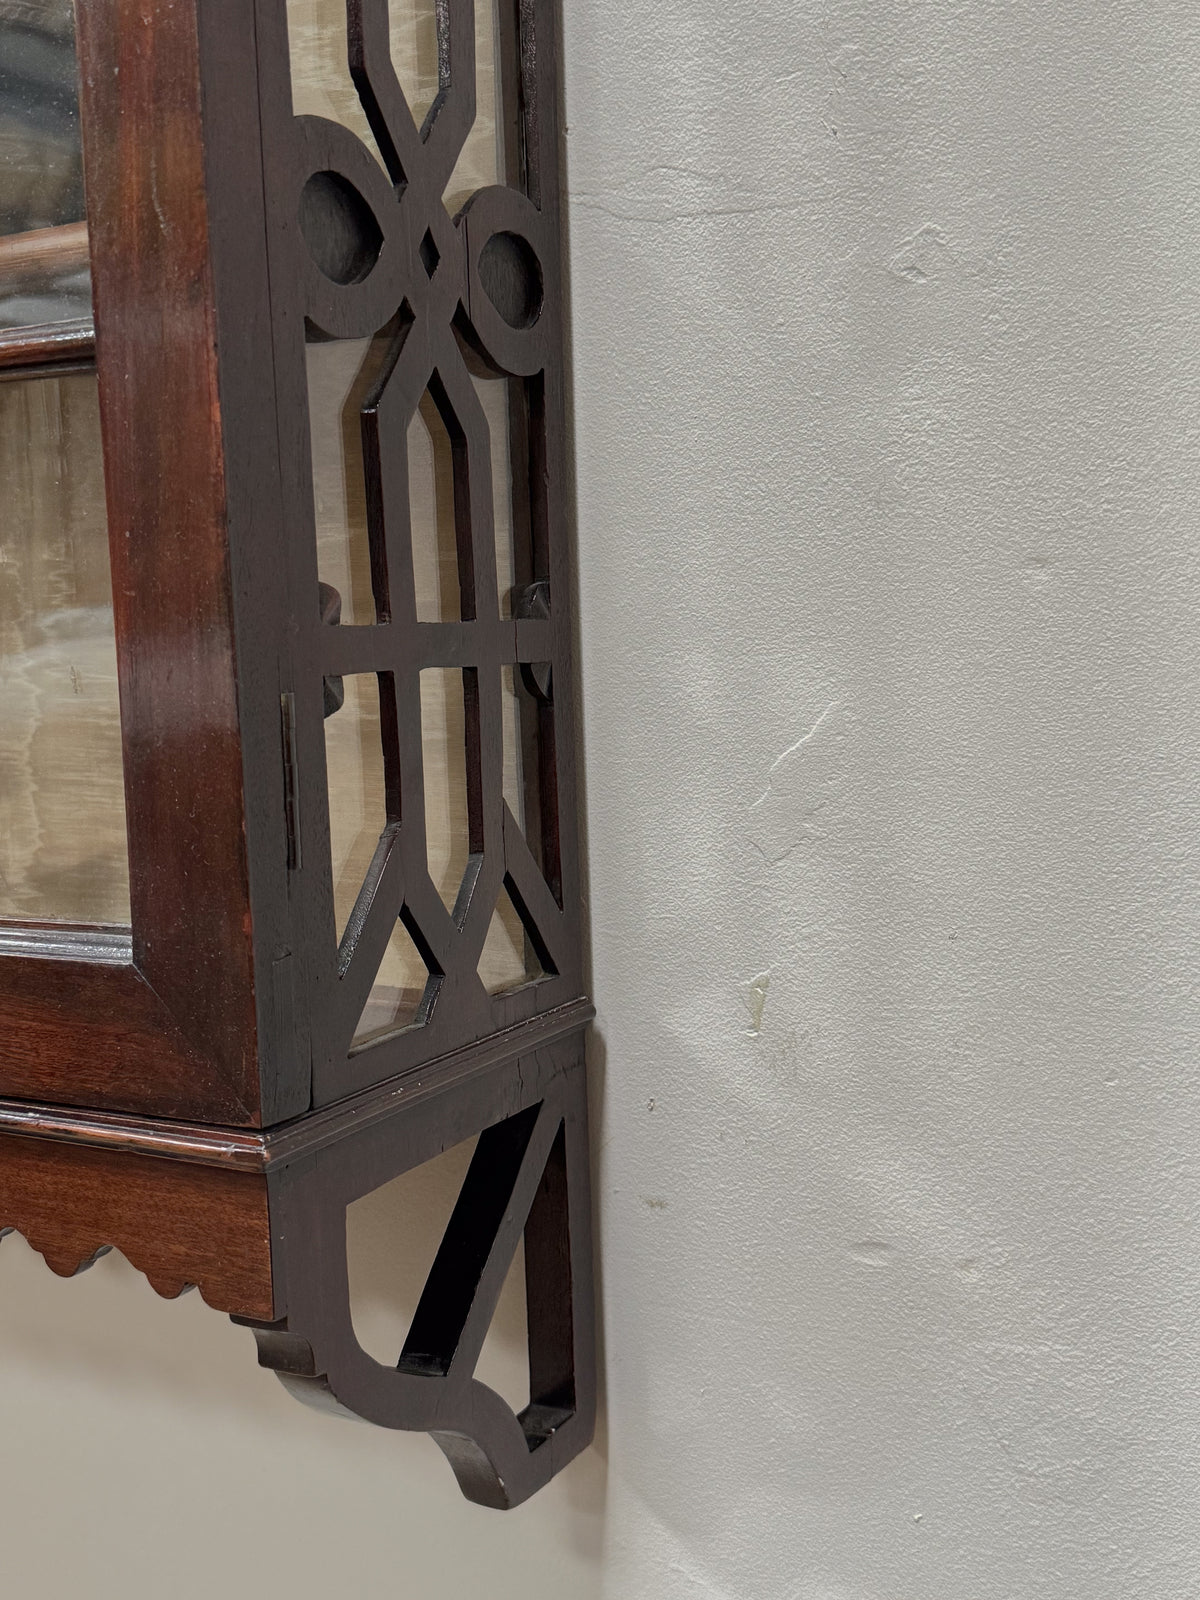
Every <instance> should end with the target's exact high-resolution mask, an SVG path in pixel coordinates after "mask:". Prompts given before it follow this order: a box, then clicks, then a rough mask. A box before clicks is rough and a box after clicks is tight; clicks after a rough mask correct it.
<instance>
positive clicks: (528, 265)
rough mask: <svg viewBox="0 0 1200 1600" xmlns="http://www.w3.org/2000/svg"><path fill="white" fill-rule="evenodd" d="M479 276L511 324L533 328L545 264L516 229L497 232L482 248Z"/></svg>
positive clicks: (516, 326) (540, 294)
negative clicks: (543, 265) (543, 264)
mask: <svg viewBox="0 0 1200 1600" xmlns="http://www.w3.org/2000/svg"><path fill="white" fill-rule="evenodd" d="M479 279H480V282H481V283H482V284H483V287H484V290H485V292H486V294H487V297H488V299H489V300H490V301H491V302H492V304H493V305H494V306H495V308H496V310H497V311H498V312H499V313H500V315H501V316H502V317H503V318H504V320H505V322H507V323H508V325H509V327H510V328H532V327H533V325H534V323H535V322H536V321H537V319H538V317H539V316H541V314H542V298H543V293H544V291H543V287H542V267H541V263H540V262H539V261H538V258H537V256H536V255H535V253H534V251H533V249H532V248H531V247H530V245H529V243H528V242H527V241H526V240H525V239H522V238H521V236H520V234H517V233H507V232H506V233H494V234H493V235H492V236H491V238H490V239H489V240H488V242H487V243H486V244H485V245H484V247H483V249H482V250H481V251H480V252H479Z"/></svg>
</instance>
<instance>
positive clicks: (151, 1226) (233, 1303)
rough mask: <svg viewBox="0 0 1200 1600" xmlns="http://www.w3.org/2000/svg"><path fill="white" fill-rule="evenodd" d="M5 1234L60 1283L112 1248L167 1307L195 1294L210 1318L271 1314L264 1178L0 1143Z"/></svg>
mask: <svg viewBox="0 0 1200 1600" xmlns="http://www.w3.org/2000/svg"><path fill="white" fill-rule="evenodd" d="M8 1230H15V1231H16V1232H18V1233H20V1234H21V1235H22V1236H23V1237H24V1238H25V1239H26V1240H27V1241H28V1243H29V1244H30V1245H32V1246H33V1248H34V1249H35V1250H37V1251H39V1252H40V1253H41V1254H42V1255H43V1256H44V1257H45V1259H46V1263H47V1265H48V1266H49V1267H51V1268H52V1269H53V1271H55V1272H57V1273H59V1274H60V1276H62V1277H68V1278H69V1277H72V1276H73V1275H74V1274H75V1273H77V1272H79V1271H81V1270H82V1269H83V1268H85V1267H87V1266H90V1265H91V1263H92V1262H93V1261H94V1260H95V1259H96V1256H97V1255H98V1254H99V1253H101V1252H103V1251H104V1250H105V1249H106V1248H113V1249H117V1250H120V1251H121V1252H122V1254H123V1255H125V1256H126V1257H127V1258H128V1260H129V1261H130V1262H131V1263H132V1264H133V1265H134V1266H135V1267H136V1268H137V1269H138V1271H139V1272H142V1273H144V1274H145V1276H146V1277H147V1278H148V1279H149V1281H150V1284H151V1286H152V1288H154V1289H155V1290H156V1291H157V1292H158V1293H159V1294H161V1295H164V1296H165V1297H166V1298H167V1299H174V1298H175V1296H176V1295H179V1294H182V1293H183V1291H184V1289H186V1288H187V1287H189V1285H195V1286H196V1287H198V1288H199V1290H200V1292H201V1294H202V1295H203V1296H204V1298H205V1300H206V1301H207V1302H208V1304H209V1305H211V1306H212V1307H214V1309H215V1310H218V1311H227V1312H229V1313H230V1314H231V1315H234V1314H236V1315H242V1316H259V1317H266V1318H268V1319H269V1318H270V1317H271V1316H272V1315H273V1313H274V1294H273V1291H272V1286H271V1228H270V1215H269V1209H268V1203H267V1182H266V1179H265V1178H263V1177H262V1176H256V1175H254V1174H251V1173H235V1172H228V1171H219V1170H217V1169H215V1168H212V1167H199V1166H185V1165H182V1164H180V1163H178V1162H168V1161H160V1160H157V1159H155V1158H154V1157H151V1156H140V1155H131V1154H128V1153H126V1152H123V1151H112V1150H96V1149H85V1148H83V1147H81V1146H76V1145H69V1144H63V1143H57V1142H54V1143H51V1142H49V1141H44V1140H40V1139H30V1138H24V1137H19V1136H13V1135H8V1134H0V1232H3V1231H8Z"/></svg>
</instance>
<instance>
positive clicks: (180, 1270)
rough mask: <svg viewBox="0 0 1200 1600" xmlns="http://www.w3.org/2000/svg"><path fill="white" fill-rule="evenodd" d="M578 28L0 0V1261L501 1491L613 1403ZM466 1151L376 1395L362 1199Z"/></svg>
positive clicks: (253, 8)
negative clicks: (595, 1178) (589, 671)
mask: <svg viewBox="0 0 1200 1600" xmlns="http://www.w3.org/2000/svg"><path fill="white" fill-rule="evenodd" d="M556 30H557V23H556V17H555V9H554V5H553V3H552V0H495V3H494V5H493V3H492V0H474V3H473V0H391V5H390V9H389V0H77V4H76V6H75V8H74V12H73V11H72V7H71V3H70V0H0V380H2V381H0V685H2V690H0V1097H2V1101H0V1225H2V1226H4V1227H5V1228H9V1229H17V1230H19V1231H20V1232H21V1233H23V1234H24V1235H25V1236H26V1237H27V1238H28V1240H29V1241H30V1243H31V1244H33V1245H34V1246H35V1247H36V1248H37V1249H38V1250H40V1251H41V1252H42V1254H43V1255H44V1256H45V1257H46V1259H47V1261H48V1262H49V1264H50V1265H51V1266H52V1267H53V1268H54V1270H55V1271H57V1272H62V1273H68V1274H69V1273H72V1272H75V1271H78V1270H79V1269H80V1268H81V1267H83V1266H86V1265H87V1264H88V1263H89V1262H90V1261H91V1260H92V1259H94V1258H95V1256H96V1254H97V1253H98V1252H100V1251H101V1250H102V1249H104V1248H107V1247H117V1248H119V1249H121V1250H122V1251H124V1253H125V1254H126V1255H127V1256H128V1257H129V1259H130V1260H131V1261H132V1262H133V1263H134V1264H135V1265H136V1266H137V1267H138V1268H140V1269H141V1270H142V1271H143V1272H144V1273H145V1274H146V1276H147V1277H148V1278H149V1280H150V1282H151V1283H152V1284H153V1285H154V1287H155V1288H156V1289H157V1290H158V1291H159V1292H160V1293H162V1294H165V1295H174V1294H177V1293H179V1292H180V1291H181V1290H182V1289H183V1288H184V1287H185V1286H186V1285H189V1284H195V1285H198V1286H199V1288H200V1291H201V1293H202V1294H203V1295H204V1297H205V1299H206V1300H207V1301H208V1302H209V1303H210V1304H211V1305H213V1306H214V1307H216V1308H218V1309H220V1310H222V1311H225V1312H228V1313H230V1314H231V1315H233V1316H234V1317H235V1318H236V1319H237V1320H239V1321H241V1322H245V1323H246V1324H248V1325H249V1326H251V1327H253V1329H254V1330H255V1333H256V1335H257V1339H258V1345H259V1350H260V1359H261V1361H262V1362H263V1364H264V1365H266V1366H269V1367H272V1368H274V1369H275V1370H276V1371H277V1372H278V1373H279V1375H280V1376H281V1378H282V1379H283V1381H284V1382H285V1383H286V1384H287V1385H288V1387H289V1388H291V1389H293V1390H295V1392H296V1393H297V1394H298V1395H300V1396H301V1397H302V1398H305V1399H309V1400H312V1401H314V1402H315V1403H318V1404H327V1405H329V1406H334V1407H340V1408H343V1409H345V1410H347V1411H349V1412H352V1413H356V1414H357V1415H359V1416H362V1417H365V1418H368V1419H370V1420H372V1421H374V1422H378V1423H382V1424H383V1425H385V1426H387V1427H393V1428H414V1429H422V1430H427V1431H429V1432H430V1433H432V1434H433V1435H434V1436H435V1438H436V1439H437V1440H438V1442H439V1443H440V1445H441V1446H442V1449H443V1450H444V1451H445V1453H446V1455H447V1456H448V1457H449V1459H450V1461H451V1463H452V1465H453V1467H454V1470H455V1472H456V1473H457V1475H458V1478H459V1482H460V1483H461V1485H462V1487H463V1489H464V1490H465V1492H466V1493H467V1494H468V1495H469V1496H470V1497H471V1498H473V1499H476V1500H479V1501H481V1502H483V1503H485V1504H488V1505H496V1506H506V1505H511V1504H515V1503H517V1502H518V1501H520V1500H522V1499H524V1498H525V1497H527V1496H528V1495H529V1494H530V1493H532V1492H533V1491H534V1490H535V1489H537V1488H538V1487H539V1486H540V1485H541V1484H543V1483H545V1482H546V1481H547V1480H548V1479H549V1478H550V1477H551V1475H552V1474H553V1473H554V1472H555V1471H557V1470H558V1469H559V1468H560V1467H561V1466H562V1465H563V1464H564V1463H565V1462H566V1461H568V1460H569V1459H570V1458H571V1457H572V1456H573V1455H575V1454H576V1453H577V1452H578V1451H579V1450H581V1449H582V1448H583V1447H584V1446H585V1445H586V1443H587V1442H588V1440H589V1438H590V1437H591V1431H592V1424H593V1411H594V1350H593V1305H592V1288H591V1246H590V1202H589V1195H588V1155H587V1129H586V1097H585V1084H584V1066H583V1037H584V1031H585V1029H586V1026H587V1023H588V1019H589V1018H590V1016H591V1008H590V1006H589V1003H588V1001H587V999H586V997H585V995H584V991H583V977H582V968H581V955H580V932H581V913H580V891H579V860H578V845H577V837H576V793H575V774H574V766H573V752H574V748H575V735H574V730H573V726H572V705H573V692H574V691H573V683H572V677H573V662H572V650H573V619H572V611H571V595H572V585H571V575H570V563H569V552H568V546H567V529H566V526H565V508H566V490H565V485H564V473H565V451H566V435H565V402H564V366H563V362H564V349H563V282H562V269H561V251H560V237H559V235H560V209H559V206H560V175H559V114H558V65H557V31H556ZM470 1137H476V1139H477V1142H476V1144H475V1148H474V1154H473V1156H472V1158H471V1162H470V1166H469V1169H468V1173H467V1177H466V1180H465V1183H464V1185H463V1188H462V1192H461V1195H460V1197H459V1199H458V1202H457V1204H456V1206H455V1208H454V1211H453V1214H452V1216H451V1218H450V1221H449V1223H448V1225H447V1228H446V1232H445V1236H444V1238H443V1240H442V1242H441V1245H440V1247H439V1249H438V1251H437V1254H436V1257H435V1260H434V1264H433V1267H432V1270H431V1272H430V1274H429V1278H428V1281H427V1283H426V1285H425V1289H424V1292H423V1294H422V1296H421V1299H420V1302H419V1305H418V1307H417V1310H416V1313H415V1316H414V1318H413V1321H412V1324H411V1327H410V1329H409V1332H408V1336H407V1339H406V1341H405V1343H404V1347H403V1350H402V1351H400V1352H399V1353H398V1361H397V1364H396V1365H395V1366H394V1367H392V1366H385V1365H382V1364H381V1363H379V1362H377V1361H375V1360H374V1359H372V1358H371V1357H370V1356H368V1355H367V1354H366V1353H365V1352H364V1351H363V1350H362V1349H361V1347H360V1346H359V1344H358V1342H357V1340H356V1339H355V1336H354V1331H353V1326H352V1322H351V1317H350V1310H349V1303H348V1286H347V1265H346V1226H345V1215H346V1209H347V1206H348V1205H350V1204H351V1203H352V1202H353V1201H354V1200H356V1199H357V1198H359V1197H360V1196H362V1195H364V1194H366V1193H368V1192H370V1191H372V1190H373V1189H376V1188H378V1187H380V1186H381V1185H383V1184H384V1183H386V1182H388V1181H389V1180H391V1179H392V1178H394V1177H396V1176H397V1175H399V1174H401V1173H403V1172H405V1171H407V1170H409V1169H411V1168H413V1167H414V1166H416V1165H419V1164H421V1163H423V1162H425V1161H426V1160H429V1159H430V1158H432V1157H433V1156H435V1155H437V1154H438V1153H439V1152H440V1151H441V1150H443V1149H445V1148H447V1147H449V1146H450V1145H453V1144H456V1143H458V1142H460V1141H462V1140H464V1139H467V1138H470ZM522 1236H523V1238H524V1247H525V1262H526V1279H527V1302H528V1322H529V1376H530V1397H531V1398H530V1404H529V1405H528V1406H527V1407H526V1408H525V1409H524V1410H522V1411H521V1412H520V1414H519V1415H517V1414H514V1412H513V1411H512V1410H510V1409H509V1407H508V1406H507V1405H506V1404H505V1403H504V1402H503V1401H502V1400H501V1399H500V1398H499V1397H498V1396H497V1395H496V1394H495V1393H494V1392H492V1391H491V1390H490V1389H488V1388H487V1387H485V1386H484V1385H483V1384H482V1383H481V1382H479V1381H477V1380H476V1378H475V1376H474V1372H475V1366H476V1361H477V1358H478V1355H479V1351H480V1348H481V1345H482V1342H483V1338H484V1335H485V1333H486V1331H487V1328H488V1325H489V1322H490V1320H491V1316H492V1312H493V1310H494V1308H495V1304H496V1300H497V1297H498V1295H499V1292H500V1288H501V1285H502V1283H503V1280H504V1277H505V1275H506V1272H507V1269H508V1267H509V1264H510V1262H511V1261H512V1259H513V1256H514V1252H515V1251H516V1248H517V1245H518V1243H519V1241H520V1240H521V1238H522Z"/></svg>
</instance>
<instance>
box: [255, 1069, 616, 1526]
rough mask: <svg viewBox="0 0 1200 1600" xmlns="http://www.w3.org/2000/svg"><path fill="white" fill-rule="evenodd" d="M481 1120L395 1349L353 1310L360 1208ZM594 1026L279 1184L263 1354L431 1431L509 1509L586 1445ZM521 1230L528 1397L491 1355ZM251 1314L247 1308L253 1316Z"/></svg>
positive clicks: (333, 1405)
mask: <svg viewBox="0 0 1200 1600" xmlns="http://www.w3.org/2000/svg"><path fill="white" fill-rule="evenodd" d="M476 1132H479V1133H480V1134H481V1137H480V1139H479V1142H478V1144H477V1146H476V1150H475V1155H474V1157H473V1159H472V1162H471V1166H470V1168H469V1170H468V1173H467V1177H466V1180H465V1182H464V1185H463V1190H462V1194H461V1196H460V1199H459V1202H458V1205H457V1206H456V1208H455V1211H454V1214H453V1216H452V1218H451V1221H450V1223H449V1225H448V1228H447V1231H446V1235H445V1237H444V1239H443V1241H442V1247H441V1249H440V1250H439V1252H438V1255H437V1258H436V1260H435V1262H434V1266H433V1268H432V1270H431V1272H430V1275H429V1279H428V1281H427V1284H426V1289H425V1292H424V1294H423V1296H422V1298H421V1302H420V1308H419V1310H418V1312H417V1316H416V1318H415V1319H414V1323H413V1328H412V1331H411V1332H410V1334H409V1338H408V1340H407V1342H406V1344H405V1347H404V1349H403V1351H400V1352H398V1353H397V1354H398V1364H397V1365H396V1366H384V1365H382V1364H381V1363H379V1362H377V1361H375V1360H374V1359H372V1357H370V1356H368V1355H367V1354H366V1352H365V1351H364V1350H363V1349H362V1347H361V1346H360V1344H359V1343H358V1340H357V1338H356V1336H355V1333H354V1328H353V1323H352V1320H351V1314H350V1303H349V1292H348V1273H347V1264H346V1208H347V1206H348V1205H350V1204H352V1203H353V1201H355V1200H356V1199H358V1198H360V1197H361V1196H362V1195H364V1194H368V1193H370V1191H371V1190H373V1189H376V1188H379V1187H380V1186H381V1185H382V1184H384V1183H388V1182H390V1181H391V1179H393V1178H395V1177H397V1176H399V1174H400V1173H402V1172H406V1171H408V1170H410V1169H411V1168H412V1167H415V1166H419V1165H421V1164H422V1163H423V1162H425V1161H428V1160H430V1159H432V1158H433V1157H434V1156H436V1155H437V1154H439V1153H440V1151H442V1150H444V1149H445V1148H447V1147H448V1146H449V1145H452V1144H455V1143H458V1142H459V1141H460V1140H462V1139H465V1138H467V1137H469V1136H470V1135H471V1134H472V1133H476ZM588 1161H589V1155H588V1138H587V1092H586V1079H585V1073H584V1066H583V1056H582V1048H581V1041H579V1040H566V1041H559V1042H558V1043H557V1044H554V1045H551V1046H548V1047H547V1048H545V1049H543V1050H539V1051H536V1052H535V1053H533V1054H532V1055H528V1056H522V1057H519V1058H517V1059H511V1058H510V1059H509V1060H508V1061H507V1062H505V1063H503V1064H502V1065H499V1066H497V1067H496V1068H495V1069H494V1070H493V1071H491V1072H490V1073H489V1074H488V1075H486V1076H484V1077H480V1078H479V1079H477V1080H476V1081H475V1082H473V1083H472V1084H471V1085H470V1086H469V1089H468V1090H467V1091H466V1092H464V1091H463V1090H462V1089H449V1090H446V1091H444V1092H443V1093H442V1094H440V1095H439V1094H436V1093H435V1094H431V1095H430V1096H429V1097H428V1098H426V1099H424V1100H423V1101H421V1102H420V1103H419V1104H416V1105H410V1106H408V1107H407V1108H399V1109H398V1110H397V1111H396V1112H395V1114H394V1115H393V1116H391V1117H390V1118H386V1119H383V1120H381V1121H379V1122H376V1123H374V1124H373V1125H370V1126H364V1127H362V1128H360V1129H358V1130H356V1131H353V1132H348V1133H347V1134H346V1135H345V1137H343V1138H341V1139H339V1140H338V1141H337V1142H336V1143H333V1144H330V1145H327V1146H325V1147H324V1148H323V1149H321V1150H318V1151H316V1152H314V1153H313V1154H311V1155H308V1156H301V1157H299V1158H297V1159H296V1160H295V1161H293V1162H291V1163H289V1164H288V1165H286V1166H285V1167H284V1168H283V1170H282V1171H281V1172H280V1173H279V1175H278V1177H277V1178H276V1179H275V1182H274V1187H273V1191H272V1192H273V1201H272V1226H273V1229H274V1238H275V1252H276V1260H277V1271H278V1272H279V1274H280V1281H281V1283H282V1284H283V1285H285V1289H284V1293H283V1299H284V1301H285V1303H286V1311H285V1313H284V1314H283V1315H282V1316H281V1317H280V1318H279V1319H278V1320H277V1321H275V1322H274V1323H272V1324H269V1325H264V1324H262V1323H255V1322H253V1321H252V1325H253V1326H255V1334H256V1337H257V1339H258V1345H259V1359H260V1361H261V1362H262V1364H263V1365H264V1366H268V1367H272V1368H274V1370H275V1371H276V1372H277V1373H278V1374H279V1377H280V1379H281V1381H282V1382H283V1383H284V1385H285V1386H286V1387H287V1388H288V1389H289V1390H290V1391H291V1392H292V1393H293V1394H295V1395H296V1396H297V1398H298V1399H301V1400H303V1401H305V1403H306V1404H309V1405H313V1406H316V1407H317V1408H319V1409H322V1410H329V1411H333V1412H336V1413H341V1414H348V1415H351V1416H357V1417H363V1418H365V1419H366V1420H367V1421H370V1422H374V1423H377V1424H379V1425H380V1426H382V1427H386V1428H404V1429H413V1430H418V1431H423V1432H428V1433H430V1434H432V1436H433V1438H434V1439H435V1440H436V1442H437V1443H438V1444H439V1445H440V1447H441V1449H442V1451H443V1452H444V1454H445V1455H446V1457H447V1459H448V1460H449V1462H450V1465H451V1466H452V1468H453V1469H454V1472H455V1475H456V1477H457V1478H458V1482H459V1486H460V1487H461V1489H462V1491H463V1493H464V1494H465V1495H467V1497H468V1498H469V1499H471V1500H474V1501H477V1502H478V1503H479V1504H480V1505H485V1506H492V1507H495V1508H497V1509H508V1508H510V1507H512V1506H516V1505H519V1504H520V1503H521V1502H522V1501H523V1500H526V1499H528V1497H529V1496H530V1495H531V1494H534V1493H535V1492H536V1491H537V1490H538V1489H539V1488H541V1487H543V1485H545V1484H546V1483H547V1482H549V1480H550V1478H551V1477H553V1476H554V1474H555V1473H556V1472H558V1471H560V1470H561V1469H562V1468H563V1467H564V1466H565V1465H566V1464H567V1463H568V1462H569V1461H571V1460H572V1459H573V1458H574V1457H575V1456H576V1455H578V1454H579V1452H580V1451H581V1450H583V1449H585V1448H586V1447H587V1445H588V1444H589V1443H590V1441H591V1438H592V1433H593V1429H594V1426H595V1411H596V1379H595V1334H594V1328H595V1305H594V1300H593V1289H592V1254H591V1198H590V1191H589V1182H588ZM522 1234H524V1235H525V1240H526V1298H527V1306H528V1324H529V1372H530V1403H529V1405H528V1406H527V1407H525V1408H524V1410H522V1411H521V1412H520V1414H519V1415H514V1413H513V1412H512V1410H511V1409H510V1408H509V1406H508V1405H507V1404H506V1403H505V1402H504V1401H503V1400H502V1399H501V1398H500V1396H499V1395H497V1394H496V1393H495V1392H494V1391H493V1390H491V1389H489V1388H487V1387H486V1385H484V1384H483V1383H481V1382H479V1381H478V1380H477V1379H476V1377H475V1366H476V1363H477V1361H478V1358H479V1353H480V1350H481V1348H482V1345H483V1341H484V1338H485V1336H486V1333H487V1329H488V1326H489V1324H490V1322H491V1320H492V1316H493V1314H494V1312H495V1308H496V1303H497V1300H498V1298H499V1295H500V1291H501V1289H502V1287H503V1285H504V1280H505V1277H506V1275H507V1273H508V1269H509V1267H510V1265H511V1263H512V1259H513V1255H514V1253H515V1251H516V1247H517V1244H518V1242H519V1241H520V1239H521V1236H522ZM239 1320H245V1319H241V1318H239Z"/></svg>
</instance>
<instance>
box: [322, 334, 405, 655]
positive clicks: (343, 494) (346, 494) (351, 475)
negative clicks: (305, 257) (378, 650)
mask: <svg viewBox="0 0 1200 1600" xmlns="http://www.w3.org/2000/svg"><path fill="white" fill-rule="evenodd" d="M387 345H388V340H387V339H386V337H384V336H383V335H380V336H379V337H378V338H376V339H374V340H372V339H348V340H345V341H342V342H336V343H330V344H310V345H309V346H308V415H309V426H310V429H311V433H312V466H313V496H314V509H315V512H316V520H317V569H318V572H319V575H320V578H321V581H322V582H323V583H327V584H329V585H330V586H331V587H332V588H334V589H336V590H337V592H338V595H339V597H340V599H341V602H342V607H341V620H342V621H343V622H347V623H369V622H374V621H375V596H374V593H373V590H372V586H371V541H370V536H369V534H368V530H367V490H366V482H365V479H364V476H363V448H362V405H363V401H364V399H365V398H366V396H367V393H368V391H369V389H370V387H371V385H372V383H373V382H374V375H375V372H376V370H377V367H378V362H379V361H380V360H381V359H382V357H383V355H384V354H385V353H386V350H387Z"/></svg>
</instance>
